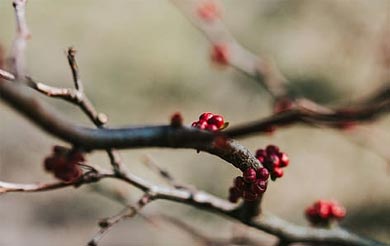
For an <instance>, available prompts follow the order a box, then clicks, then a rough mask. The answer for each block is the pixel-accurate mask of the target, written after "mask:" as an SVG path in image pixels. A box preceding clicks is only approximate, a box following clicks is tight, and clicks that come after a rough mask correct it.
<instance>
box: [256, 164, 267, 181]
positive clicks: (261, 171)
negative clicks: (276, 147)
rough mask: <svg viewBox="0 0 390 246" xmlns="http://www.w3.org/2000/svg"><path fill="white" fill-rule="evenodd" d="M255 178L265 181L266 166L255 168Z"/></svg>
mask: <svg viewBox="0 0 390 246" xmlns="http://www.w3.org/2000/svg"><path fill="white" fill-rule="evenodd" d="M257 178H259V179H260V180H264V181H266V180H267V179H268V178H269V172H268V170H267V168H264V167H261V168H259V169H257Z"/></svg>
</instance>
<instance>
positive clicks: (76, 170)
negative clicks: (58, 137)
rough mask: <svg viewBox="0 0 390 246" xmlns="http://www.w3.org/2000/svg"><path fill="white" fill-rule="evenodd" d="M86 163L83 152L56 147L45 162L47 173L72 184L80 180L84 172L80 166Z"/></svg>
mask: <svg viewBox="0 0 390 246" xmlns="http://www.w3.org/2000/svg"><path fill="white" fill-rule="evenodd" d="M83 161H85V159H84V157H83V155H82V153H81V152H79V151H77V150H74V149H68V148H66V147H62V146H54V148H53V153H52V155H51V156H49V157H47V158H46V159H45V161H44V166H45V169H46V171H48V172H52V173H53V174H54V176H55V177H56V178H58V179H60V180H62V181H65V182H72V181H74V180H76V179H77V178H79V177H80V176H81V175H82V174H83V172H82V170H81V168H80V166H79V165H77V164H78V163H80V162H83Z"/></svg>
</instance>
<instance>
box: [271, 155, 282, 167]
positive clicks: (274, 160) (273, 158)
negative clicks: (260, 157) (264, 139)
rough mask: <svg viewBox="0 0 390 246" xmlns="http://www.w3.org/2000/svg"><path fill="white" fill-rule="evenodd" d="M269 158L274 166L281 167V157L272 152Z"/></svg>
mask: <svg viewBox="0 0 390 246" xmlns="http://www.w3.org/2000/svg"><path fill="white" fill-rule="evenodd" d="M268 160H269V161H270V162H271V163H272V166H273V167H279V166H280V159H279V157H278V156H277V155H276V154H271V155H269V157H268Z"/></svg>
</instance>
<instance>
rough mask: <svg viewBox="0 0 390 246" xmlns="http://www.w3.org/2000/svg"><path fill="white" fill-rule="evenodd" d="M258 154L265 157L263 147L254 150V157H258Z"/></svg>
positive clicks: (265, 153)
mask: <svg viewBox="0 0 390 246" xmlns="http://www.w3.org/2000/svg"><path fill="white" fill-rule="evenodd" d="M259 156H261V157H265V156H267V152H266V151H265V150H263V149H258V150H257V151H256V157H259Z"/></svg>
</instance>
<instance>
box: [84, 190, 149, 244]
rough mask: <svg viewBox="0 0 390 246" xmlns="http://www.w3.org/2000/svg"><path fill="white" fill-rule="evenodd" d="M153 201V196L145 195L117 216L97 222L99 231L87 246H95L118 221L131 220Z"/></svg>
mask: <svg viewBox="0 0 390 246" xmlns="http://www.w3.org/2000/svg"><path fill="white" fill-rule="evenodd" d="M152 200H153V196H151V195H150V194H145V195H143V196H142V197H141V199H139V200H138V202H137V203H136V204H135V205H134V206H127V207H125V208H124V209H122V210H121V211H120V212H119V213H118V214H116V215H114V216H112V217H110V218H107V219H103V220H101V221H100V222H99V226H100V230H99V231H98V232H97V233H96V234H95V236H93V238H92V239H91V240H90V241H89V242H88V246H96V245H98V243H99V241H100V240H101V239H102V238H103V236H104V235H105V234H106V233H107V232H109V231H110V230H111V229H112V228H113V227H114V226H115V225H116V224H118V223H119V222H120V221H122V220H124V219H126V218H131V217H133V216H135V215H136V214H137V213H138V212H139V211H140V210H141V209H142V208H143V207H144V206H146V205H147V204H148V203H150V202H151V201H152Z"/></svg>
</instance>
